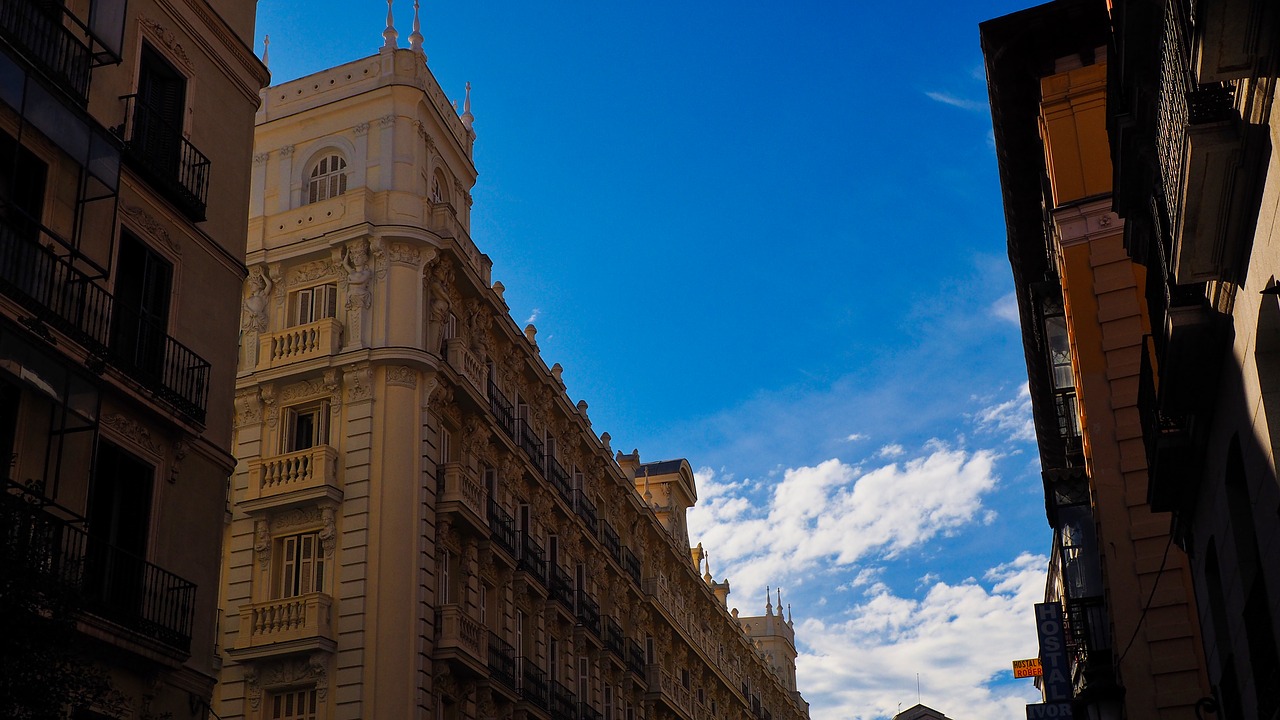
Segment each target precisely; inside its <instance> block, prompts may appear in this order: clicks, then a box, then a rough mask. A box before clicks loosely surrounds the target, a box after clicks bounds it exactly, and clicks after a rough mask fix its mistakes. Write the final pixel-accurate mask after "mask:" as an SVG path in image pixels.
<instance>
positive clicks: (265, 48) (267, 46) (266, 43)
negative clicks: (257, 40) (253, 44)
mask: <svg viewBox="0 0 1280 720" xmlns="http://www.w3.org/2000/svg"><path fill="white" fill-rule="evenodd" d="M270 52H271V36H270V35H263V36H262V64H263V65H267V63H268V54H269V53H270Z"/></svg>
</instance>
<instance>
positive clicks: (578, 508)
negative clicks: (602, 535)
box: [573, 488, 599, 534]
mask: <svg viewBox="0 0 1280 720" xmlns="http://www.w3.org/2000/svg"><path fill="white" fill-rule="evenodd" d="M573 511H574V512H576V513H577V514H578V517H580V518H582V521H583V522H584V523H586V524H587V527H588V528H590V530H591V533H592V534H595V532H596V525H597V523H598V522H599V516H598V515H597V514H596V504H595V503H593V502H591V499H590V498H588V497H587V494H586V493H585V492H583V491H582V488H576V489H575V490H574V491H573Z"/></svg>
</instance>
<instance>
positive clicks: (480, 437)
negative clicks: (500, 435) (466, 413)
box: [462, 415, 489, 457]
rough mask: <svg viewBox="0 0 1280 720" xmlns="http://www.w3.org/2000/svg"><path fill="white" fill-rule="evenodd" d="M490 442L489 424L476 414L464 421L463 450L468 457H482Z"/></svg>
mask: <svg viewBox="0 0 1280 720" xmlns="http://www.w3.org/2000/svg"><path fill="white" fill-rule="evenodd" d="M488 444H489V425H488V423H486V422H484V421H483V420H481V419H480V418H478V417H476V416H474V415H473V416H471V417H468V418H467V419H466V420H465V421H464V422H463V430H462V452H463V454H464V456H467V457H480V455H481V454H482V453H483V452H484V448H485V446H487V445H488Z"/></svg>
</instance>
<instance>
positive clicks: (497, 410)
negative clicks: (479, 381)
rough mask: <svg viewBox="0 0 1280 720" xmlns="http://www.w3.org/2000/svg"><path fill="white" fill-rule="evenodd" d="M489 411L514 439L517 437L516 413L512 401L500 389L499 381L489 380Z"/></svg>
mask: <svg viewBox="0 0 1280 720" xmlns="http://www.w3.org/2000/svg"><path fill="white" fill-rule="evenodd" d="M489 411H490V412H492V413H493V418H494V420H496V421H497V422H498V427H500V428H502V432H504V433H506V434H507V437H509V438H511V439H512V440H515V439H516V415H515V410H514V409H513V408H512V407H511V401H510V400H508V399H507V396H506V395H503V394H502V391H501V390H499V389H498V385H497V383H495V382H493V381H492V380H490V381H489Z"/></svg>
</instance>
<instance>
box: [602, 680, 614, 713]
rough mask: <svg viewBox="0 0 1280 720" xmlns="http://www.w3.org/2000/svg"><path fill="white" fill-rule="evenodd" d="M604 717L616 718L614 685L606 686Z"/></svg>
mask: <svg viewBox="0 0 1280 720" xmlns="http://www.w3.org/2000/svg"><path fill="white" fill-rule="evenodd" d="M604 717H605V720H614V718H613V686H612V685H605V686H604Z"/></svg>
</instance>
